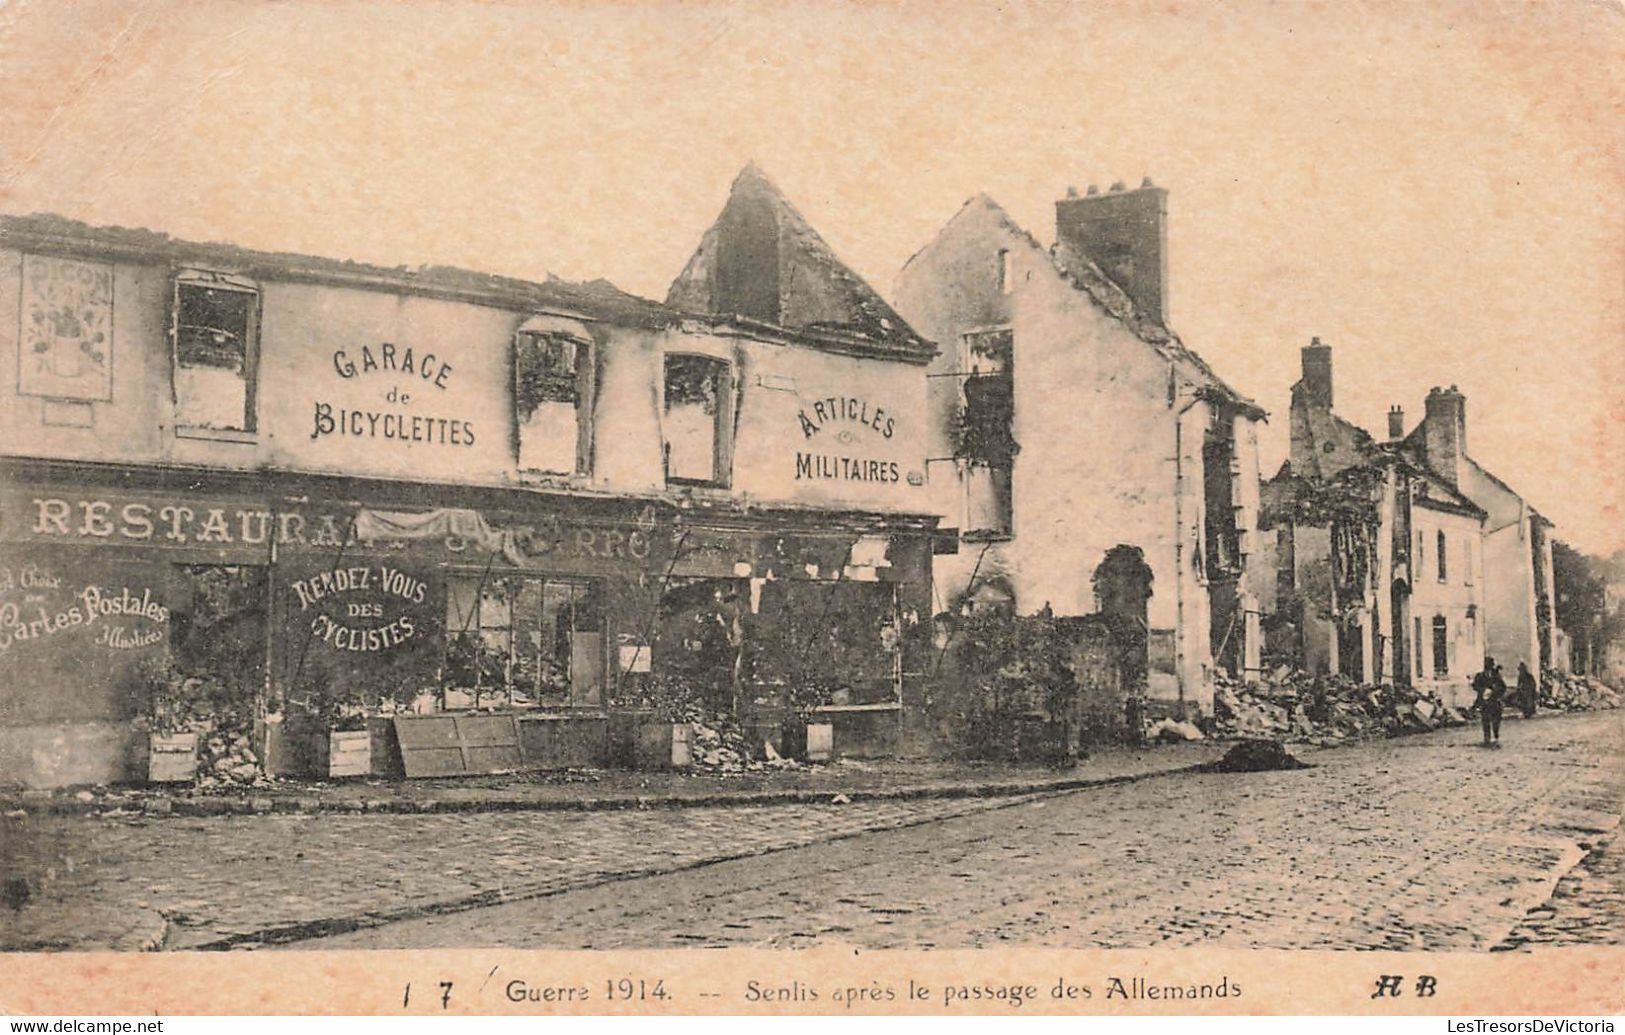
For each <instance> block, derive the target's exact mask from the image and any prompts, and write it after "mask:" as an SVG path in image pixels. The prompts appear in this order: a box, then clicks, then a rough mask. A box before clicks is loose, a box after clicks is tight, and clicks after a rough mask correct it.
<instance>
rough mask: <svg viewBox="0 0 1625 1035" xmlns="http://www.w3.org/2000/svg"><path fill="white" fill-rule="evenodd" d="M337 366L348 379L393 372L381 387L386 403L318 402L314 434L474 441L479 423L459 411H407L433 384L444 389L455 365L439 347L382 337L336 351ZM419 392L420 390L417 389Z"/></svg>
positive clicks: (390, 439)
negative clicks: (375, 405)
mask: <svg viewBox="0 0 1625 1035" xmlns="http://www.w3.org/2000/svg"><path fill="white" fill-rule="evenodd" d="M332 362H333V371H334V373H336V374H337V375H338V376H339V377H340V378H343V379H344V380H346V381H353V380H356V379H358V378H370V377H371V375H373V374H389V375H393V376H392V377H391V378H390V379H389V387H388V388H386V389H384V390H382V391H380V392H379V398H380V399H381V400H382V401H383V403H384V406H383V407H381V408H379V409H371V408H362V407H355V406H348V405H345V404H343V403H338V402H333V401H331V400H324V399H318V400H315V402H314V403H313V406H314V410H313V412H312V418H311V431H310V437H311V438H312V439H319V438H323V437H325V436H328V435H337V436H339V437H350V438H363V439H376V440H379V441H383V442H393V443H397V444H401V445H406V446H412V445H418V444H421V445H430V446H459V447H471V446H473V445H474V441H475V434H474V423H473V422H472V421H469V420H464V419H462V418H459V417H447V416H443V415H440V414H434V413H412V412H405V411H404V408H406V407H410V406H412V405H413V403H414V400H418V401H421V399H422V398H426V397H428V396H426V395H425V393H432V392H433V391H434V390H439V391H441V392H444V391H445V390H446V386H447V379H448V378H450V377H451V374H452V367H451V364H449V363H447V362H446V361H445V360H444V359H442V358H441V357H440V356H439V355H437V354H436V353H434V352H432V351H430V350H427V349H423V350H418V349H414V348H413V347H412V346H410V345H408V346H405V347H404V348H402V347H397V346H396V345H394V344H393V343H391V342H387V341H386V342H382V343H380V344H379V345H378V346H377V347H376V348H374V347H373V346H371V345H361V346H359V347H357V348H354V349H335V350H334V351H333V358H332ZM414 393H415V394H414Z"/></svg>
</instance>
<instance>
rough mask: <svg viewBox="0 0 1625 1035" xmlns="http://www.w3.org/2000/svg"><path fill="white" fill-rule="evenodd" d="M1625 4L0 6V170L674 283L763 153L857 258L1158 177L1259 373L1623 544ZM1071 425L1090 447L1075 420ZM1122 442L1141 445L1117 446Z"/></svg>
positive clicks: (79, 207)
mask: <svg viewBox="0 0 1625 1035" xmlns="http://www.w3.org/2000/svg"><path fill="white" fill-rule="evenodd" d="M1622 26H1625V16H1622V15H1621V13H1620V8H1619V7H1618V6H1617V5H1612V6H1603V5H1600V4H1591V3H1586V2H1583V0H1567V2H1562V3H1551V4H1544V5H1539V6H1535V5H1520V6H1507V7H1499V8H1498V7H1494V6H1492V5H1489V4H1483V3H1474V4H1470V5H1459V6H1458V5H1449V4H1420V3H1416V4H1406V5H1402V6H1401V5H1377V6H1360V5H1356V4H1353V3H1337V4H1328V5H1312V6H1311V5H1307V4H1293V5H1279V6H1267V5H1264V4H1261V3H1242V4H1232V5H1229V6H1226V7H1224V8H1223V9H1222V13H1221V8H1220V7H1219V5H1216V4H1206V3H1203V4H1182V3H1177V2H1175V3H1162V4H1157V5H1155V6H1152V5H1144V6H1131V5H1126V4H1113V5H1105V4H1094V5H1089V6H1082V5H1070V6H1036V5H1034V6H1023V5H1021V4H1019V3H1018V4H1005V5H1002V7H993V6H981V7H978V6H975V5H973V4H971V3H962V2H956V3H952V4H940V5H938V4H917V5H913V4H898V3H891V4H885V5H871V6H866V7H859V6H841V5H837V4H834V3H812V2H806V3H796V4H783V5H767V4H759V5H752V6H751V8H750V9H749V10H748V12H747V8H746V6H745V5H743V4H721V3H714V4H708V3H703V2H701V3H684V4H681V5H678V4H676V3H668V4H661V3H645V4H637V5H634V4H631V3H597V4H585V3H571V4H561V5H556V6H552V5H542V4H526V5H518V4H514V5H475V4H471V3H446V4H437V3H427V2H413V0H406V2H402V3H382V2H377V3H325V2H324V3H315V2H308V0H290V2H283V3H276V4H272V3H247V2H244V3H235V2H229V0H217V2H212V3H198V4H190V3H173V2H168V0H145V2H141V3H129V2H121V3H96V2H90V3H80V4H74V5H71V6H70V5H66V4H59V3H55V2H52V0H11V2H10V3H9V4H4V3H0V91H3V92H0V208H3V209H4V210H6V211H12V212H32V211H51V212H57V213H60V214H63V215H67V216H71V217H74V218H79V219H84V220H87V221H90V222H94V223H114V224H121V225H137V226H147V227H151V228H154V229H159V230H164V231H166V232H169V233H171V234H173V235H176V236H179V237H184V238H189V239H202V240H229V241H234V242H236V243H239V244H243V245H248V246H251V247H259V248H273V249H286V250H295V251H303V252H310V253H315V254H320V255H329V256H335V257H344V258H354V259H359V260H364V261H370V262H377V263H382V264H385V265H398V264H408V265H415V264H418V263H426V262H429V263H449V264H455V265H460V266H467V267H471V268H475V269H480V270H488V271H491V272H498V273H505V274H510V275H516V276H521V277H531V278H538V277H541V276H544V275H545V274H546V273H547V272H549V271H551V272H553V273H556V274H558V275H560V276H564V277H570V278H592V277H599V276H603V277H608V278H609V279H611V280H613V281H615V282H616V283H617V284H620V285H621V286H622V287H624V288H626V289H628V290H631V291H635V292H637V293H640V294H645V295H650V296H653V297H657V298H658V297H664V294H665V289H666V286H667V284H668V283H669V282H670V280H671V279H672V277H673V276H675V275H676V273H677V272H678V270H679V269H680V268H681V267H682V265H683V262H684V260H685V259H686V258H687V256H688V254H689V253H690V252H691V251H692V250H693V248H694V246H695V244H696V242H697V240H698V238H699V235H700V233H701V231H702V230H703V229H704V228H705V227H706V226H707V225H708V224H709V223H710V222H711V221H712V220H713V219H714V218H715V217H716V214H717V212H718V211H719V210H720V208H721V206H722V203H723V201H724V198H725V196H726V192H727V188H728V184H729V182H730V181H731V180H732V178H733V176H734V174H735V173H736V172H737V171H738V170H739V168H740V167H741V166H742V165H743V164H744V163H745V162H746V161H748V160H750V159H755V160H756V161H757V162H758V163H759V164H760V165H761V166H762V167H763V168H764V170H765V171H766V172H767V173H768V175H770V176H771V177H773V178H774V180H775V181H776V182H777V183H778V184H779V186H780V187H781V188H782V189H783V190H784V191H785V193H786V194H788V195H789V197H790V198H791V200H792V201H793V202H794V203H795V204H796V205H797V206H798V207H799V208H800V209H801V211H802V212H803V213H804V214H805V215H806V216H807V217H808V218H809V220H810V221H811V222H812V223H813V225H814V226H815V227H817V229H818V230H819V232H820V233H822V234H823V235H824V237H825V238H826V239H827V240H828V241H829V242H830V243H831V244H832V245H833V246H834V247H835V249H836V251H837V252H838V253H839V254H840V255H841V256H842V257H843V258H844V259H846V260H847V262H848V263H849V264H851V265H852V266H853V268H854V269H856V270H857V271H858V272H859V273H860V274H862V275H864V276H865V277H867V278H868V279H869V280H870V282H871V283H873V284H874V285H875V286H876V287H877V288H879V289H880V291H881V292H882V293H883V294H887V295H889V294H890V292H891V285H892V281H893V278H894V277H895V275H896V273H897V271H898V269H899V268H900V267H901V266H902V264H903V262H904V261H905V260H906V259H907V258H908V256H909V255H910V254H912V253H913V252H914V251H915V250H917V249H918V248H920V247H921V246H922V245H923V244H925V243H926V242H927V241H928V240H929V239H930V237H931V236H932V234H934V233H935V232H936V230H937V229H938V228H940V227H941V225H942V224H943V223H944V222H946V221H947V220H948V218H949V217H950V216H952V215H953V213H954V212H955V211H956V210H957V209H958V208H959V206H960V205H961V204H962V203H963V202H964V201H965V200H966V199H967V198H969V197H970V196H972V195H973V194H975V193H977V192H979V191H986V192H987V193H988V194H990V195H992V196H993V197H994V198H995V199H996V200H997V201H999V202H1000V203H1001V204H1002V205H1004V206H1005V208H1006V209H1008V210H1009V211H1010V213H1011V214H1012V215H1013V216H1014V217H1015V218H1016V220H1017V221H1018V222H1020V223H1022V224H1023V225H1024V226H1026V227H1027V228H1028V229H1029V230H1030V231H1032V232H1033V233H1034V234H1035V235H1036V236H1037V237H1038V238H1039V239H1040V240H1042V241H1045V242H1048V241H1050V240H1052V239H1053V232H1054V231H1053V225H1052V224H1053V208H1052V204H1053V202H1054V200H1055V199H1056V198H1058V197H1060V196H1061V194H1062V193H1063V192H1064V191H1065V188H1066V187H1067V185H1069V184H1072V185H1076V186H1078V187H1079V188H1080V189H1083V188H1086V187H1087V185H1088V184H1090V183H1098V184H1100V185H1101V186H1102V187H1103V188H1104V187H1105V186H1106V185H1107V184H1109V183H1110V182H1112V181H1114V180H1119V179H1120V180H1124V181H1127V182H1128V183H1129V184H1130V185H1131V186H1132V185H1133V184H1136V183H1138V182H1139V180H1140V178H1141V177H1143V176H1147V175H1149V176H1151V177H1152V178H1153V179H1154V180H1155V181H1156V182H1157V183H1158V184H1159V185H1162V186H1165V187H1167V188H1168V189H1169V191H1170V198H1169V210H1170V225H1169V235H1168V237H1169V248H1170V253H1171V258H1170V273H1171V287H1170V300H1171V316H1172V324H1173V326H1174V328H1175V329H1176V330H1177V331H1178V332H1179V333H1180V334H1181V336H1182V337H1183V338H1184V339H1185V341H1186V342H1187V344H1189V345H1191V346H1192V347H1194V348H1195V349H1197V350H1198V351H1199V352H1201V353H1202V354H1203V355H1204V356H1205V357H1206V358H1207V359H1208V360H1209V361H1210V362H1211V363H1212V364H1213V365H1214V367H1215V368H1216V369H1217V370H1218V371H1219V373H1220V374H1221V376H1223V377H1224V378H1226V379H1227V380H1228V381H1230V382H1231V383H1232V384H1234V385H1235V386H1236V387H1237V388H1239V389H1240V390H1242V391H1243V392H1245V393H1247V394H1249V395H1251V396H1252V397H1253V398H1255V399H1256V400H1257V401H1258V402H1260V403H1261V404H1262V405H1263V406H1265V407H1266V408H1267V409H1268V410H1270V411H1271V415H1272V418H1271V426H1270V429H1269V431H1268V433H1267V435H1268V440H1267V442H1266V470H1265V471H1264V472H1263V473H1264V474H1265V475H1266V476H1267V475H1269V474H1271V473H1273V471H1274V467H1275V466H1276V465H1278V464H1279V462H1280V461H1281V459H1283V458H1284V455H1285V448H1286V447H1285V441H1284V439H1285V427H1286V405H1287V391H1288V388H1289V386H1290V385H1291V383H1292V381H1293V380H1294V379H1295V378H1296V376H1297V362H1298V348H1299V347H1300V346H1301V345H1303V344H1305V343H1307V342H1308V340H1309V338H1310V336H1311V335H1318V336H1320V338H1321V339H1322V340H1323V341H1325V342H1327V343H1330V344H1332V345H1333V346H1335V364H1336V394H1337V406H1338V409H1339V411H1340V412H1341V413H1342V414H1343V415H1344V416H1346V417H1348V418H1349V419H1351V420H1354V421H1356V422H1358V423H1360V424H1362V425H1364V426H1365V427H1367V428H1369V429H1370V430H1372V431H1373V432H1374V433H1377V434H1381V433H1382V432H1383V429H1384V426H1385V414H1386V411H1387V409H1388V406H1389V405H1390V404H1392V403H1399V404H1400V405H1402V406H1403V407H1404V408H1405V409H1406V412H1407V414H1408V415H1409V418H1410V420H1411V421H1412V422H1414V420H1415V419H1416V418H1417V417H1419V416H1420V414H1421V409H1422V400H1423V398H1424V396H1425V395H1426V393H1427V390H1428V388H1429V387H1430V386H1432V385H1436V384H1452V383H1453V384H1456V385H1459V386H1460V388H1461V390H1462V391H1463V392H1464V393H1465V394H1466V396H1467V415H1468V444H1469V450H1470V452H1471V453H1472V454H1473V455H1474V456H1475V457H1476V458H1477V459H1478V460H1479V461H1480V462H1481V463H1483V464H1485V465H1486V466H1487V467H1488V468H1489V469H1490V470H1492V471H1494V472H1495V473H1496V474H1498V475H1500V476H1501V477H1502V478H1503V479H1504V480H1506V481H1508V482H1510V483H1511V484H1512V485H1513V486H1514V487H1515V488H1517V489H1518V490H1519V491H1520V492H1522V493H1523V494H1524V495H1525V496H1526V497H1528V498H1529V499H1530V500H1531V501H1532V502H1533V503H1534V505H1535V506H1536V507H1537V508H1539V509H1541V510H1542V511H1544V512H1545V513H1547V514H1548V515H1549V516H1550V517H1551V518H1553V520H1555V521H1556V522H1557V524H1558V526H1559V530H1558V535H1559V537H1561V538H1564V539H1567V540H1569V541H1570V542H1573V543H1575V544H1576V545H1579V546H1581V547H1583V548H1586V549H1591V550H1613V549H1616V548H1621V547H1625V521H1622V520H1621V519H1622V514H1625V507H1622V503H1625V484H1622V480H1621V471H1622V466H1625V465H1622V462H1621V459H1620V458H1621V457H1622V456H1625V406H1622V386H1625V158H1622V156H1621V152H1620V140H1621V139H1622V130H1625V119H1622V117H1621V116H1622V113H1625V72H1622V68H1625V49H1622V45H1621V41H1622V39H1625V28H1622ZM1087 445H1088V447H1089V448H1098V447H1099V444H1095V443H1090V444H1087ZM1122 445H1123V446H1124V448H1133V447H1134V444H1133V443H1123V444H1122Z"/></svg>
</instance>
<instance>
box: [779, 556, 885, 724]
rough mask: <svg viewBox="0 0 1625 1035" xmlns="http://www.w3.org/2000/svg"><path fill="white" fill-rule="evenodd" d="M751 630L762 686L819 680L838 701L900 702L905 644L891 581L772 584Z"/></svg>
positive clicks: (836, 701) (829, 581)
mask: <svg viewBox="0 0 1625 1035" xmlns="http://www.w3.org/2000/svg"><path fill="white" fill-rule="evenodd" d="M759 603H760V606H759V609H758V613H757V615H756V616H755V624H754V628H753V635H752V638H751V639H752V651H751V670H750V677H751V681H752V682H753V683H754V684H755V685H756V687H757V688H758V690H759V691H763V692H769V693H771V692H772V691H774V690H775V689H783V688H786V687H790V686H793V685H794V684H796V683H798V682H806V681H814V682H817V683H821V684H824V685H826V686H828V687H830V688H831V690H832V695H831V701H830V703H831V704H836V705H848V704H852V705H860V704H887V703H892V702H894V701H896V699H897V686H898V675H899V671H900V669H899V661H900V657H901V654H900V650H901V636H900V634H899V630H900V627H901V626H900V621H899V618H898V614H897V597H896V592H895V587H894V586H892V585H891V584H889V583H884V582H844V581H834V580H828V581H811V580H809V581H796V580H784V581H774V582H769V583H767V584H765V585H764V586H763V587H762V589H761V598H760V602H759Z"/></svg>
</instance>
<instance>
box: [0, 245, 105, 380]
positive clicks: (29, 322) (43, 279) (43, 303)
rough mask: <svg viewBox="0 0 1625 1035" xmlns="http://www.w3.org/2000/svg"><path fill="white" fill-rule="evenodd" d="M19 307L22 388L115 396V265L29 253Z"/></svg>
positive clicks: (20, 377)
mask: <svg viewBox="0 0 1625 1035" xmlns="http://www.w3.org/2000/svg"><path fill="white" fill-rule="evenodd" d="M19 309H20V312H21V314H22V315H21V319H22V331H21V334H20V346H21V347H20V348H18V350H17V365H18V369H17V391H18V392H20V393H21V394H23V395H39V396H45V397H46V398H50V399H77V400H81V401H87V402H108V401H111V400H112V398H113V267H112V266H108V265H105V264H103V263H99V262H78V261H76V260H73V259H58V258H54V257H51V256H44V255H25V256H23V284H22V305H21V306H20V307H19Z"/></svg>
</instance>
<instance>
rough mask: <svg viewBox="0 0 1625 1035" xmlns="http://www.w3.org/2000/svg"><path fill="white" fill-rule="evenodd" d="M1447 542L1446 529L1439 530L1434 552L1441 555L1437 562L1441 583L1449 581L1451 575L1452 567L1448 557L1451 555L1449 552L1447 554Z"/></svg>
mask: <svg viewBox="0 0 1625 1035" xmlns="http://www.w3.org/2000/svg"><path fill="white" fill-rule="evenodd" d="M1446 542H1447V540H1446V539H1445V535H1444V529H1442V528H1441V529H1440V530H1439V534H1438V536H1437V537H1436V538H1435V540H1434V549H1433V552H1434V553H1436V554H1438V555H1439V556H1438V559H1437V561H1436V566H1437V567H1438V569H1439V581H1440V582H1444V581H1445V580H1446V579H1448V578H1449V577H1450V575H1449V567H1450V566H1449V563H1448V556H1449V555H1448V552H1447V547H1446Z"/></svg>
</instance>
